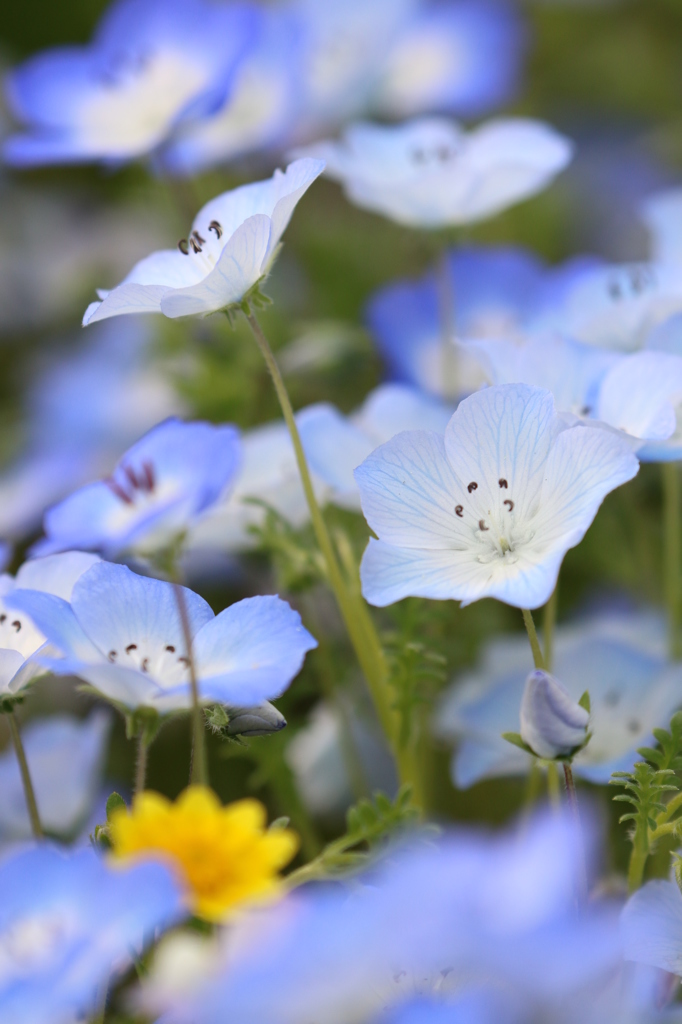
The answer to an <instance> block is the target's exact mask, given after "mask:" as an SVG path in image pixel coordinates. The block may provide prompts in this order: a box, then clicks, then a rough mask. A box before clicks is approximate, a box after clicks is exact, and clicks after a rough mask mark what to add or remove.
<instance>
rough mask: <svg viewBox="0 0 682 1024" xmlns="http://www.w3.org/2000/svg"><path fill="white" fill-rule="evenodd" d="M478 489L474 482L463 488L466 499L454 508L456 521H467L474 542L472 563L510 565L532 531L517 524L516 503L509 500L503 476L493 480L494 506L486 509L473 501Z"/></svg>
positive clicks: (531, 536) (531, 534)
mask: <svg viewBox="0 0 682 1024" xmlns="http://www.w3.org/2000/svg"><path fill="white" fill-rule="evenodd" d="M478 490H479V484H478V481H477V480H472V481H471V482H470V483H469V484H468V485H467V497H466V498H464V499H463V500H462V502H461V503H460V504H458V505H455V509H454V511H455V515H456V516H457V518H458V519H464V520H467V521H469V522H470V524H471V528H472V535H473V541H474V550H475V555H476V560H477V561H478V562H481V563H483V564H486V563H488V562H494V561H504V562H505V563H507V564H512V563H514V562H516V561H517V560H518V551H519V548H521V547H522V546H523V545H524V544H527V543H528V542H529V541H530V540H532V538H533V535H534V534H533V531H531V530H528V528H527V527H525V526H524V524H522V523H519V521H518V517H517V513H516V502H515V501H514V499H513V497H511V494H510V490H509V481H508V479H507V477H500V478H499V480H498V481H497V490H498V493H499V498H498V500H497V502H496V503H495V505H494V506H493V503H492V502H491V507H490V508H486V507H485V506H484V505H483V503H482V502H481V501H480V499H479V500H478V501H477V500H476V497H475V495H476V491H478Z"/></svg>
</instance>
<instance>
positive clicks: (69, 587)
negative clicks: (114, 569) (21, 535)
mask: <svg viewBox="0 0 682 1024" xmlns="http://www.w3.org/2000/svg"><path fill="white" fill-rule="evenodd" d="M99 560H100V559H99V555H93V554H89V553H88V552H85V551H64V552H63V553H62V554H58V555H48V556H47V557H45V558H33V559H31V560H29V561H28V562H24V564H23V565H22V566H21V567H20V569H19V571H18V572H17V575H16V580H15V584H14V585H15V587H16V588H17V589H25V590H43V591H45V593H47V594H56V595H57V597H63V598H64V600H65V601H68V600H70V598H71V594H72V591H73V588H74V586H75V584H76V581H77V580H79V579H80V577H81V576H82V575H83V573H84V572H87V570H88V569H90V568H92V566H93V565H95V564H96V563H97V562H99Z"/></svg>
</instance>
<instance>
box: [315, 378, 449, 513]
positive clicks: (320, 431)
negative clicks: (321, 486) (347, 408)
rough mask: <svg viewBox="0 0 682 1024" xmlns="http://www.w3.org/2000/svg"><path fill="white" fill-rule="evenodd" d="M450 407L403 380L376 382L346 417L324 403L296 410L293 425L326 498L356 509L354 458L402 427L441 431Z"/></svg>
mask: <svg viewBox="0 0 682 1024" xmlns="http://www.w3.org/2000/svg"><path fill="white" fill-rule="evenodd" d="M453 411H454V410H453V408H452V407H451V406H448V405H446V404H445V403H444V402H440V401H438V400H437V399H435V398H431V397H430V396H429V395H424V394H422V393H420V392H419V391H416V390H415V389H414V388H409V387H406V386H405V385H404V384H382V385H380V386H379V387H378V388H375V390H374V391H372V392H371V393H370V394H369V395H368V397H367V398H366V400H365V401H364V403H363V404H362V406H361V407H360V408H359V409H357V410H356V411H355V412H354V413H351V415H350V416H348V417H345V416H343V415H342V414H341V413H340V412H339V411H338V409H336V408H335V407H334V406H333V405H330V404H329V403H327V402H320V403H319V404H318V405H313V406H309V407H308V408H307V409H303V410H301V412H300V413H299V429H300V433H301V440H302V442H303V447H304V448H305V453H306V456H307V458H308V464H309V465H310V468H311V469H312V470H313V472H314V473H315V474H316V476H317V477H318V478H319V479H320V480H323V481H324V483H325V484H327V485H328V486H329V488H330V494H329V500H330V501H332V502H334V503H335V504H337V505H341V506H342V507H345V508H351V509H358V510H359V508H360V495H359V493H358V489H357V485H356V483H355V479H354V477H353V471H354V470H355V469H356V468H357V467H358V466H359V465H360V463H361V462H363V461H364V460H365V459H366V458H367V456H368V455H370V454H371V452H373V451H374V449H375V448H377V447H378V446H379V445H380V444H383V443H384V442H385V441H389V440H390V439H391V438H392V437H394V436H395V435H396V434H398V433H400V432H401V431H402V430H434V431H436V433H439V434H443V433H445V428H446V426H447V425H448V422H449V420H450V417H451V416H452V413H453Z"/></svg>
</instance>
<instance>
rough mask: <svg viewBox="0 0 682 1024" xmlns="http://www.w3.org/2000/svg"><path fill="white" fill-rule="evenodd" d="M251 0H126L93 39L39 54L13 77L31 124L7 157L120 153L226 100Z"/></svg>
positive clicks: (40, 159) (14, 107)
mask: <svg viewBox="0 0 682 1024" xmlns="http://www.w3.org/2000/svg"><path fill="white" fill-rule="evenodd" d="M253 20H254V15H253V12H252V10H251V8H250V7H249V6H248V5H245V4H212V3H208V2H206V0H118V2H117V3H115V4H113V6H112V7H110V8H109V10H108V12H107V13H106V15H105V16H104V18H103V19H102V21H101V22H100V25H99V27H98V29H97V32H96V35H95V38H94V40H93V41H92V43H91V44H90V45H89V46H81V47H78V46H69V47H62V48H59V49H55V50H47V51H45V52H44V53H40V54H38V55H37V56H36V57H32V58H31V59H30V60H28V61H27V62H26V63H25V64H23V65H21V66H20V67H18V68H16V69H15V70H14V71H13V72H12V73H11V74H10V75H9V77H8V80H7V86H6V93H7V100H8V103H9V107H10V110H11V111H12V112H13V113H14V114H15V116H16V117H17V119H18V120H19V121H21V122H23V123H24V125H25V126H26V128H27V132H26V134H21V135H15V136H12V137H10V138H9V139H8V140H7V142H6V143H5V146H4V158H5V160H6V161H7V162H8V163H11V164H14V165H15V166H20V167H31V166H37V165H41V164H53V163H74V162H83V161H91V160H105V161H112V162H118V161H123V160H130V159H134V158H135V157H139V156H144V155H146V154H148V153H150V152H152V151H153V150H154V149H156V148H157V147H158V146H159V145H160V144H161V143H162V142H163V141H164V140H165V139H166V137H167V136H168V134H169V132H171V131H172V129H173V128H174V126H175V125H176V124H177V123H178V122H179V121H181V120H182V119H183V118H186V117H189V116H191V115H197V114H200V113H202V112H207V111H209V110H211V109H214V108H215V107H216V106H217V105H219V104H220V103H222V101H223V100H224V98H225V96H226V94H227V92H228V90H229V88H230V83H231V79H232V75H233V73H234V69H235V66H236V65H237V63H238V61H239V58H240V57H241V55H242V53H243V52H244V50H245V48H246V46H247V45H248V43H249V41H250V39H251V36H252V34H253Z"/></svg>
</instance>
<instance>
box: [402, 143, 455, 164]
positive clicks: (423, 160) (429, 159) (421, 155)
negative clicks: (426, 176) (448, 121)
mask: <svg viewBox="0 0 682 1024" xmlns="http://www.w3.org/2000/svg"><path fill="white" fill-rule="evenodd" d="M458 156H459V150H458V148H457V146H455V145H454V144H453V143H451V142H439V143H436V144H434V145H431V146H411V147H410V149H409V150H408V153H407V158H408V160H409V162H410V163H411V164H412V165H413V166H414V167H419V168H422V167H423V168H428V167H439V166H441V165H443V164H448V163H451V162H452V161H453V160H456V159H457V157H458Z"/></svg>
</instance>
